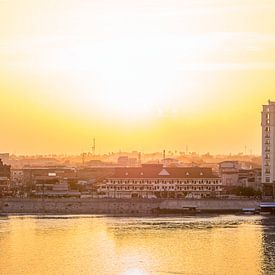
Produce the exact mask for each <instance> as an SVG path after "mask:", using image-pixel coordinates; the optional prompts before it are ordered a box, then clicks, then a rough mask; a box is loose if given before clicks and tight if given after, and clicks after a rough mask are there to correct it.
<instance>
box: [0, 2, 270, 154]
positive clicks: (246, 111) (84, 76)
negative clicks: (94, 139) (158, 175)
mask: <svg viewBox="0 0 275 275" xmlns="http://www.w3.org/2000/svg"><path fill="white" fill-rule="evenodd" d="M259 10H260V11H261V12H260V13H259ZM262 14H265V20H263V18H262ZM274 16H275V6H274V3H273V2H272V1H269V2H268V3H266V2H265V3H260V2H259V1H256V0H255V1H254V0H252V1H249V4H248V1H246V0H238V1H237V0H232V1H230V3H229V2H228V3H227V1H215V0H205V1H189V0H183V1H179V0H175V1H172V2H171V1H168V0H159V1H155V0H148V1H145V0H140V1H126V0H118V1H115V2H114V1H111V0H102V1H99V0H94V1H89V0H80V1H76V0H69V1H65V0H56V1H43V3H42V2H41V1H36V0H24V1H21V0H14V1H0V37H1V41H0V93H1V100H0V112H1V115H2V118H3V119H2V120H1V125H5V127H6V128H5V129H6V131H4V133H3V136H2V137H1V138H2V140H1V141H2V144H3V145H2V146H3V147H2V149H1V148H0V151H1V150H4V151H6V150H10V151H11V152H14V151H17V150H19V151H24V150H23V149H22V148H25V146H26V144H28V143H29V140H30V139H32V135H33V132H35V133H36V135H39V137H40V139H41V140H43V141H44V142H37V147H36V149H33V151H35V152H38V151H39V150H40V149H42V147H47V148H46V149H45V150H44V149H43V151H44V152H45V151H47V152H48V151H50V152H53V151H59V150H61V149H60V148H61V146H60V143H64V144H63V147H62V148H63V149H62V152H64V151H67V150H70V151H71V150H72V151H74V152H79V147H80V145H79V144H82V143H85V142H86V140H88V139H89V138H88V137H89V136H90V135H91V133H93V135H94V133H97V134H98V135H99V136H101V140H102V142H104V143H105V144H104V146H105V147H106V148H105V150H106V151H108V150H115V149H120V148H121V147H120V146H121V140H122V139H125V137H127V141H126V140H125V145H126V144H127V148H128V149H129V148H131V149H132V148H133V144H137V143H140V140H141V139H142V142H143V145H142V148H141V149H146V150H155V149H156V148H160V147H161V146H163V144H166V145H167V146H170V147H171V148H172V147H173V148H178V149H179V148H182V147H185V144H188V145H189V146H190V147H191V146H192V147H193V148H194V150H195V148H196V150H197V151H216V152H217V151H218V152H219V151H224V150H226V151H228V150H229V151H231V152H240V151H241V150H242V149H243V148H244V143H246V145H247V147H249V148H253V151H255V152H256V151H257V152H260V142H259V140H260V131H259V129H258V128H259V117H258V116H259V114H260V113H259V106H260V105H261V104H262V103H263V102H266V100H267V99H268V98H273V96H274V89H275V82H274V69H275V54H274V47H273V45H274V43H275V35H274V34H275V27H274V26H275V24H274ZM19 110H20V111H19ZM7 116H8V118H9V119H8V122H7V121H6V117H7ZM252 118H253V119H252ZM14 125H16V127H14ZM124 126H125V127H124ZM218 127H219V128H220V127H221V129H222V131H220V132H219V134H218V135H214V134H212V133H214V132H215V133H216V129H217V128H218ZM247 127H250V129H252V130H251V131H252V132H251V131H247V130H246V129H247ZM60 129H62V131H61V130H60ZM56 131H61V132H62V134H60V135H58V137H57V136H56V135H55V134H54V133H56ZM233 132H236V133H238V138H237V137H236V138H235V137H234V138H232V133H233ZM22 133H23V134H22ZM18 135H20V136H21V140H20V141H18V140H16V138H15V137H17V136H18ZM62 135H63V136H62ZM68 136H70V137H71V139H70V140H69V139H68V138H67V137H68ZM65 137H66V138H65ZM202 137H203V141H202ZM233 139H234V140H233ZM226 141H227V142H228V143H229V144H231V145H230V146H229V147H230V148H225V147H224V142H226ZM20 142H21V145H19V143H20ZM168 143H169V144H168ZM17 144H18V145H17ZM42 144H43V145H42ZM46 144H47V145H46ZM32 145H33V144H32ZM17 147H18V149H16V148H17ZM32 147H33V146H31V144H29V145H28V146H27V148H28V150H30V148H32ZM19 148H21V149H19ZM39 148H40V149H39ZM71 148H73V149H71ZM125 149H126V148H125Z"/></svg>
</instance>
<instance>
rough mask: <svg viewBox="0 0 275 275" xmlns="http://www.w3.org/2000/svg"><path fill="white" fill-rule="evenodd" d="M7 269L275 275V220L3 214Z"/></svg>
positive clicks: (0, 239)
mask: <svg viewBox="0 0 275 275" xmlns="http://www.w3.org/2000/svg"><path fill="white" fill-rule="evenodd" d="M0 274H31V275H33V274H125V275H126V274H131V275H132V274H133V275H135V274H250V275H251V274H275V218H272V217H263V216H234V215H219V216H214V215H211V216H210V215H207V216H196V217H157V218H149V217H146V218H144V217H142V218H133V217H131V218H129V217H106V216H93V215H88V216H26V215H25V216H7V217H0Z"/></svg>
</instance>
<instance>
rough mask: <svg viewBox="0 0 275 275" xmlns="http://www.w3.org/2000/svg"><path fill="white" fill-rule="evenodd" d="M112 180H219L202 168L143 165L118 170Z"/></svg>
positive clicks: (209, 169)
mask: <svg viewBox="0 0 275 275" xmlns="http://www.w3.org/2000/svg"><path fill="white" fill-rule="evenodd" d="M110 178H218V176H216V175H215V174H214V173H213V172H212V169H211V168H205V167H204V168H201V167H163V166H162V165H143V166H142V167H133V168H126V167H123V168H116V169H115V172H114V174H113V175H112V176H110Z"/></svg>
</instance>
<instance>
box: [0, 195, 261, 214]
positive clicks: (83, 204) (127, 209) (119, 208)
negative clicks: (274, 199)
mask: <svg viewBox="0 0 275 275" xmlns="http://www.w3.org/2000/svg"><path fill="white" fill-rule="evenodd" d="M183 207H196V208H197V209H198V210H201V211H202V212H217V213H218V212H239V211H241V210H242V209H243V208H259V202H258V201H255V200H183V199H181V200H179V199H178V200H168V199H70V198H62V199H60V198H59V199H44V200H42V199H17V198H9V199H0V213H27V214H36V213H49V214H117V215H139V214H142V215H151V214H155V213H156V209H182V208H183Z"/></svg>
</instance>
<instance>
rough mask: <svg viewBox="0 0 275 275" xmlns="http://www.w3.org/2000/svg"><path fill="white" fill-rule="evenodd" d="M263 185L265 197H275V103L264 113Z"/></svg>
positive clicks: (268, 105) (267, 106) (264, 108)
mask: <svg viewBox="0 0 275 275" xmlns="http://www.w3.org/2000/svg"><path fill="white" fill-rule="evenodd" d="M261 125H262V183H263V184H264V193H265V195H273V197H274V195H275V102H274V101H270V100H269V101H268V104H267V105H263V111H262V122H261Z"/></svg>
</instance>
